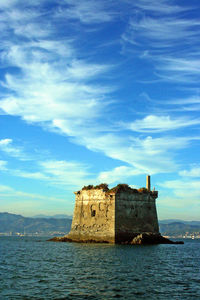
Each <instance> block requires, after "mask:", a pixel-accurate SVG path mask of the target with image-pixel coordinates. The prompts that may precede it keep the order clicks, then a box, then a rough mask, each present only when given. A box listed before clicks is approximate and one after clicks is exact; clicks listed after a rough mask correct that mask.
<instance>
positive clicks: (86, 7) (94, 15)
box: [57, 0, 114, 24]
mask: <svg viewBox="0 0 200 300" xmlns="http://www.w3.org/2000/svg"><path fill="white" fill-rule="evenodd" d="M64 3H66V4H68V5H69V6H68V7H67V8H63V9H60V10H59V11H58V13H57V16H58V17H62V16H63V17H65V18H66V17H67V18H69V19H78V20H79V21H80V22H81V23H84V24H98V23H103V22H110V21H112V19H113V18H114V15H113V14H112V12H109V11H108V10H107V9H106V7H105V6H107V7H108V2H105V1H101V2H98V1H88V0H85V1H84V2H82V1H81V0H77V1H75V2H74V1H73V0H65V1H64Z"/></svg>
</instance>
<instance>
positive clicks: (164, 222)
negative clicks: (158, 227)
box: [159, 219, 200, 226]
mask: <svg viewBox="0 0 200 300" xmlns="http://www.w3.org/2000/svg"><path fill="white" fill-rule="evenodd" d="M176 222H179V223H184V224H189V225H199V226H200V221H183V220H179V219H167V220H159V224H170V223H176Z"/></svg>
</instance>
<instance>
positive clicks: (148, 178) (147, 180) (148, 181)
mask: <svg viewBox="0 0 200 300" xmlns="http://www.w3.org/2000/svg"><path fill="white" fill-rule="evenodd" d="M146 188H147V190H148V192H150V191H151V179H150V175H147V179H146Z"/></svg>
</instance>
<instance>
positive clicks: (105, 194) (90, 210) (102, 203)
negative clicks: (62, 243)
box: [67, 176, 159, 243]
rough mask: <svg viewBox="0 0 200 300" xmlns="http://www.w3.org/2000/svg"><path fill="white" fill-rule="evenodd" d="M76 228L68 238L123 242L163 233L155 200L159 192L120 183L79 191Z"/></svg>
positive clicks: (148, 187)
mask: <svg viewBox="0 0 200 300" xmlns="http://www.w3.org/2000/svg"><path fill="white" fill-rule="evenodd" d="M75 195H76V202H75V208H74V216H73V221H72V227H71V231H70V233H69V234H68V235H67V238H69V239H71V240H73V241H95V242H109V243H121V242H126V241H130V240H132V239H133V238H134V237H135V236H137V235H138V234H141V233H143V232H148V233H153V234H154V233H155V234H158V233H159V228H158V219H157V212H156V205H155V200H156V198H157V197H158V192H157V191H151V189H150V176H148V178H147V187H146V188H141V189H133V188H131V187H130V186H128V185H127V184H118V185H117V186H116V187H114V188H111V189H109V188H108V185H107V184H100V185H97V186H93V185H89V186H85V187H83V188H82V189H81V190H80V191H77V192H75Z"/></svg>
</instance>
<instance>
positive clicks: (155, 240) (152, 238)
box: [49, 232, 184, 245]
mask: <svg viewBox="0 0 200 300" xmlns="http://www.w3.org/2000/svg"><path fill="white" fill-rule="evenodd" d="M49 241H52V242H77V243H108V241H97V240H93V239H88V240H81V239H71V238H69V237H68V236H63V237H54V238H52V239H50V240H49ZM119 244H122V245H158V244H184V242H182V241H171V240H169V239H167V238H165V237H163V236H162V235H161V234H154V233H149V232H145V233H141V234H138V235H137V236H136V237H134V238H133V239H132V240H131V241H124V242H121V243H119Z"/></svg>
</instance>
